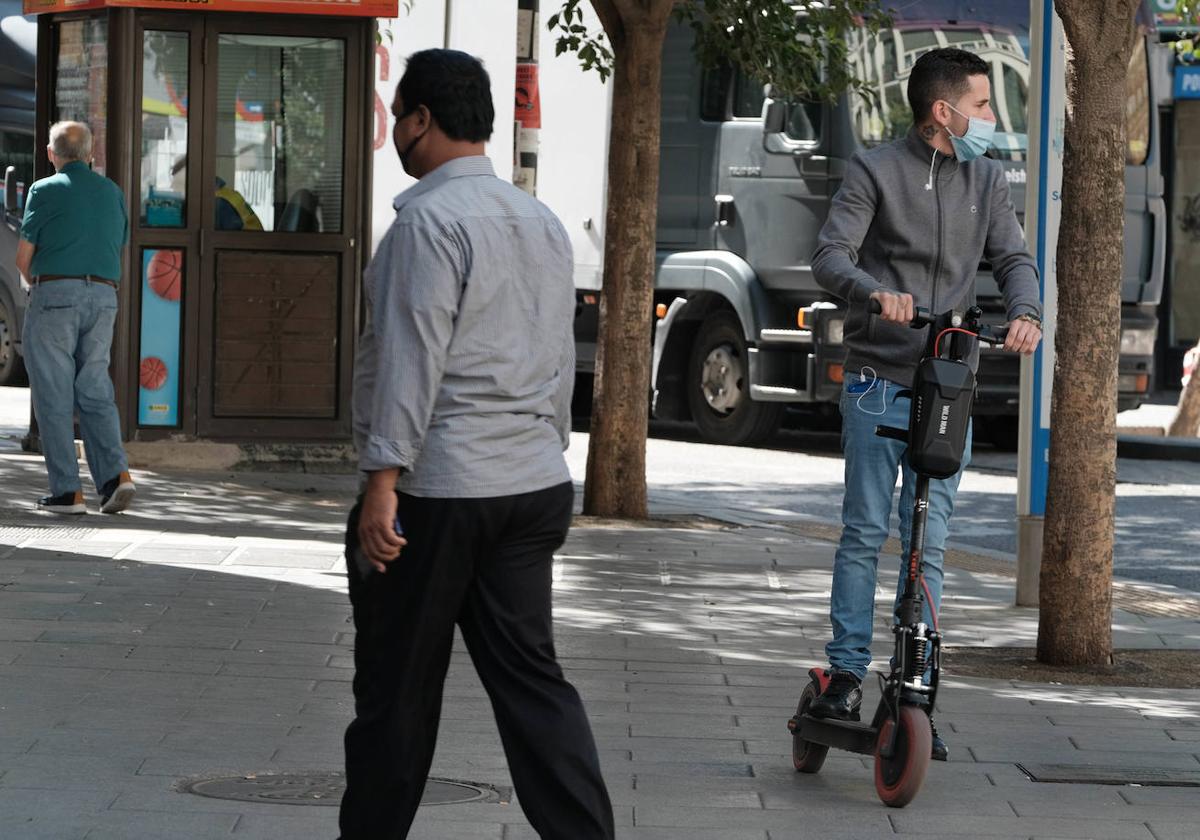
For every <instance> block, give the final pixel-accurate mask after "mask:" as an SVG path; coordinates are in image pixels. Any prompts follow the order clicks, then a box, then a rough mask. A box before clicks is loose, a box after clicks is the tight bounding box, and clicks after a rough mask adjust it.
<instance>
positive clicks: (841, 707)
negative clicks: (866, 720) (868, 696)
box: [808, 671, 862, 720]
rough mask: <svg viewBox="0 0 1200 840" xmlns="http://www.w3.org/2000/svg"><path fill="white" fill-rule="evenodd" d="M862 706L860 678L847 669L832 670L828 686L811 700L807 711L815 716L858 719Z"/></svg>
mask: <svg viewBox="0 0 1200 840" xmlns="http://www.w3.org/2000/svg"><path fill="white" fill-rule="evenodd" d="M860 706H862V680H860V679H859V678H858V677H856V676H854V674H851V673H850V672H849V671H834V672H833V677H832V678H831V679H830V680H829V687H828V688H826V689H825V691H824V692H822V693H821V696H819V697H818V698H817V699H815V700H813V701H812V703H811V704H810V705H809V707H808V713H809V714H810V715H812V716H813V717H817V718H833V719H834V720H858V710H859V707H860Z"/></svg>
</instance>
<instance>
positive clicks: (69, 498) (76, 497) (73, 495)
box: [37, 490, 87, 515]
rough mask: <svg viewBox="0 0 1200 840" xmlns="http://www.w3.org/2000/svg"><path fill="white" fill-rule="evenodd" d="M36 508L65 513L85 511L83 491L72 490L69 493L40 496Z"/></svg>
mask: <svg viewBox="0 0 1200 840" xmlns="http://www.w3.org/2000/svg"><path fill="white" fill-rule="evenodd" d="M37 506H38V510H45V511H49V512H50V513H66V514H71V515H78V514H81V513H87V505H85V504H84V503H83V492H82V491H80V490H73V491H71V492H70V493H63V494H62V495H61V496H42V498H40V499H38V502H37Z"/></svg>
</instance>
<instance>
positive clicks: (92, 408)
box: [21, 280, 129, 496]
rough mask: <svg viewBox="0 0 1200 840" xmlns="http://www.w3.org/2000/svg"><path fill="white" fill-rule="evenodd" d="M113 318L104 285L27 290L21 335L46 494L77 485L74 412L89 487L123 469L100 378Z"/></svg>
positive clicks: (115, 420) (59, 283) (114, 420)
mask: <svg viewBox="0 0 1200 840" xmlns="http://www.w3.org/2000/svg"><path fill="white" fill-rule="evenodd" d="M116 319H117V290H116V289H114V288H113V287H112V286H108V285H105V284H103V283H91V282H88V281H86V280H53V281H50V282H48V283H39V284H38V285H36V286H34V287H33V297H32V298H31V299H30V301H29V309H28V311H27V312H26V313H25V326H24V328H23V330H22V333H21V337H22V341H23V343H24V348H25V349H24V353H25V367H26V369H27V370H28V372H29V386H30V390H31V392H32V394H31V395H32V398H33V412H34V415H35V416H36V417H37V422H38V432H39V434H40V436H41V441H42V453H43V454H44V455H45V457H46V471H47V472H48V473H49V474H50V495H51V496H61V495H62V494H63V493H73V492H75V491H76V490H80V489H81V487H80V483H79V461H78V459H77V458H76V455H75V412H76V411H78V412H79V428H80V431H81V432H82V433H83V444H84V451H85V452H86V454H87V461H88V468H89V469H90V470H91V473H92V481H94V482H95V484H96V489H97V490H99V489H100V488H101V487H103V486H104V483H105V482H107V481H109V480H110V479H113V478H116V477H117V476H118V475H119V474H120V473H121V472H123V471H124V470H126V469H128V467H129V462H128V461H127V460H126V458H125V449H124V447H123V446H122V445H121V420H120V417H119V415H118V414H117V406H116V402H115V396H114V393H113V384H112V379H110V378H109V375H108V359H109V352H110V350H111V348H112V338H113V325H114V324H115V323H116Z"/></svg>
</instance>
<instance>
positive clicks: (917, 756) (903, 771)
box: [875, 706, 933, 808]
mask: <svg viewBox="0 0 1200 840" xmlns="http://www.w3.org/2000/svg"><path fill="white" fill-rule="evenodd" d="M894 725H895V723H894V722H893V721H892V719H891V718H888V719H887V720H886V721H884V724H883V726H882V727H881V728H880V730H879V738H878V740H876V742H875V792H876V793H878V794H879V798H880V799H881V800H883V804H884V805H887V806H888V807H890V808H903V807H904V806H905V805H907V804H908V803H909V802H912V801H913V798H914V797H915V796H916V795H917V791H919V790H920V789H921V784H922V783H923V782H924V781H925V772H926V771H927V770H928V769H929V757H930V751H931V749H932V746H933V734H932V732H931V731H930V729H929V716H928V715H927V714H925V712H924V711H923V710H921V709H918V708H917V707H916V706H902V707H901V708H900V729H899V731H898V732H897V733H896V749H895V751H894V752H893V754H892V757H891V758H884V757H883V755H881V750H882V748H883V746H884V744H886V743H887V742H888V739H889V738H891V733H892V727H893V726H894Z"/></svg>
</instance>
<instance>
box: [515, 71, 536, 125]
mask: <svg viewBox="0 0 1200 840" xmlns="http://www.w3.org/2000/svg"><path fill="white" fill-rule="evenodd" d="M514 104H515V106H516V107H515V112H516V120H517V122H519V123H520V124H521V127H522V128H541V127H542V97H541V96H540V94H539V93H538V66H537V65H536V64H528V63H525V62H521V63H519V64H517V98H516V102H515V103H514Z"/></svg>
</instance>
